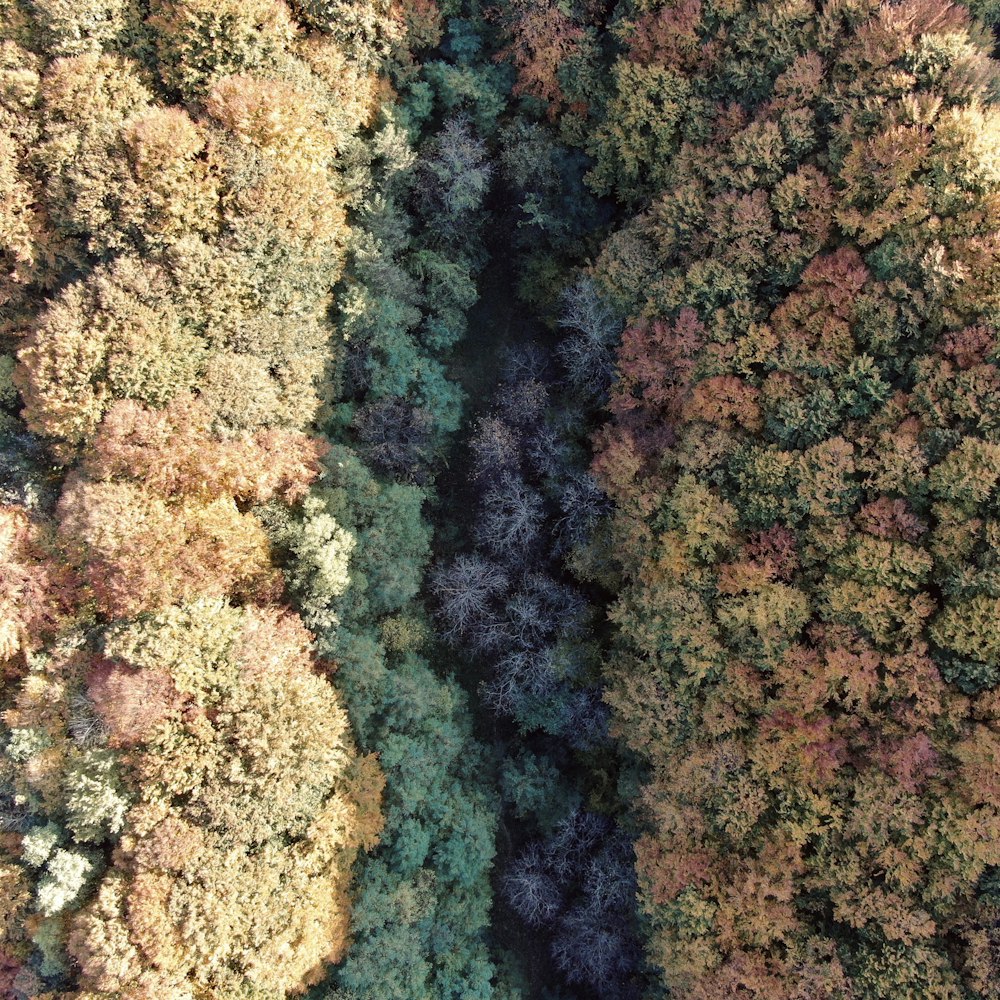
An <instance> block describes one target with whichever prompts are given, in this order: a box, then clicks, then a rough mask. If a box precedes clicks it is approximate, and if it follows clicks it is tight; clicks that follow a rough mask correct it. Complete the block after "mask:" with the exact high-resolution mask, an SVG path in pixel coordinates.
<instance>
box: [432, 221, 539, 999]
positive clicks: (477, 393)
mask: <svg viewBox="0 0 1000 1000" xmlns="http://www.w3.org/2000/svg"><path fill="white" fill-rule="evenodd" d="M491 222H492V223H494V224H493V225H491V230H490V232H489V233H488V234H486V235H485V240H484V242H485V243H486V246H487V250H488V253H489V260H488V262H487V264H486V266H485V267H484V268H483V270H482V272H481V273H480V275H479V281H478V290H479V299H478V301H477V302H476V304H475V305H474V306H473V307H472V308H471V309H470V310H469V313H468V331H467V333H466V335H465V337H464V338H463V339H462V340H461V342H460V343H459V344H458V345H456V348H455V351H454V353H453V355H452V359H451V363H450V365H449V377H450V378H451V379H452V380H453V381H456V382H458V384H459V385H460V386H461V387H462V389H463V391H464V392H465V394H466V411H465V416H464V420H463V425H462V430H461V431H460V432H459V433H458V434H456V435H455V436H454V438H453V439H452V443H451V447H450V448H449V451H448V453H447V455H446V458H445V462H444V467H443V468H442V469H441V471H440V472H439V474H438V477H437V481H436V491H437V500H436V503H435V505H434V508H433V509H432V510H431V511H430V516H431V520H432V523H433V524H434V526H435V538H434V551H435V553H436V554H437V557H438V559H439V560H440V561H441V562H443V563H447V562H449V561H450V560H452V559H453V558H455V556H457V555H459V554H460V553H463V552H470V551H472V549H473V548H474V546H475V518H476V516H477V509H478V504H479V497H478V494H477V491H476V489H475V487H474V484H473V482H472V474H471V459H472V455H471V449H470V447H469V441H470V439H471V437H472V436H473V435H474V434H475V430H476V425H477V422H478V420H479V418H481V417H485V416H487V415H488V414H489V413H490V412H491V410H492V409H493V408H494V407H495V405H496V401H495V395H496V391H497V388H498V385H499V382H500V379H501V376H502V374H503V367H504V364H505V361H506V357H507V355H508V353H509V352H510V351H511V350H516V349H517V348H519V347H526V346H528V345H531V344H536V345H539V344H540V345H542V346H552V345H554V343H555V341H556V335H555V334H554V333H553V331H551V330H550V329H549V328H548V327H546V326H545V324H543V323H542V322H541V321H540V320H539V319H538V318H537V317H535V316H533V315H532V314H531V311H530V309H529V308H528V307H527V306H526V305H525V304H524V303H523V302H522V301H521V300H520V299H519V297H518V294H517V286H518V280H519V275H518V263H519V253H518V251H517V250H516V249H515V236H516V230H515V228H514V226H515V223H514V221H513V219H512V217H511V215H510V213H504V212H502V211H501V212H499V213H498V214H497V216H495V217H494V218H493V219H492V220H491ZM451 659H452V662H453V663H454V664H455V668H456V669H455V673H456V676H457V677H458V678H459V680H460V682H461V683H462V685H463V687H464V688H465V690H466V691H467V692H468V693H469V696H470V700H471V707H472V711H473V715H474V718H475V721H476V735H477V737H478V738H479V739H480V740H482V741H483V742H484V743H486V744H487V745H488V746H489V747H490V748H491V750H492V751H493V752H494V755H495V759H496V764H497V768H498V770H499V764H500V762H501V761H502V759H503V756H504V753H505V747H506V745H507V744H509V743H510V742H511V741H512V740H516V739H518V736H517V732H516V729H515V728H514V726H513V725H512V724H511V723H510V722H509V721H508V720H506V719H502V718H499V717H498V716H497V715H495V714H494V713H493V712H490V711H489V710H487V709H485V708H484V707H483V706H482V704H481V702H480V700H479V696H478V692H477V688H478V686H479V684H480V683H481V682H482V681H483V680H485V679H486V678H487V677H488V675H489V664H488V663H487V662H484V661H483V660H481V659H478V658H477V659H473V658H471V657H468V656H467V655H465V654H464V652H463V651H460V650H451ZM496 779H497V783H499V774H497V775H496ZM516 826H517V820H516V819H515V818H514V817H512V816H510V815H509V814H508V813H507V811H506V810H505V811H504V813H503V814H502V815H501V816H500V820H499V823H498V827H497V844H496V847H497V856H496V860H495V862H494V869H493V883H494V904H493V905H494V919H493V934H494V944H495V952H496V956H497V957H498V958H499V957H500V955H501V954H502V953H504V952H507V953H509V954H514V955H517V956H518V964H519V967H520V972H521V975H522V976H523V983H522V984H521V985H522V988H523V996H524V1000H538V998H540V997H541V996H542V993H543V990H544V989H545V987H546V986H548V985H551V984H552V983H553V981H554V980H555V979H556V978H557V977H555V976H553V974H552V972H551V959H550V957H549V954H548V949H547V946H546V942H545V940H544V938H543V937H541V936H539V935H538V934H534V933H532V932H531V931H530V929H529V928H527V927H526V926H525V925H524V924H523V923H522V922H521V921H520V920H519V919H518V918H517V916H516V915H515V914H514V913H513V911H511V910H510V908H509V907H508V906H507V904H506V903H505V902H504V900H503V897H502V893H501V891H500V890H501V876H502V872H503V871H504V869H505V867H506V865H507V861H508V859H509V857H510V856H511V854H513V853H514V852H516V851H517V850H519V849H520V846H521V843H522V841H523V838H522V837H520V836H519V835H518V830H517V829H516Z"/></svg>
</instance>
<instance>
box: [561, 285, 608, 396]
mask: <svg viewBox="0 0 1000 1000" xmlns="http://www.w3.org/2000/svg"><path fill="white" fill-rule="evenodd" d="M559 325H560V326H562V327H564V328H565V329H567V330H570V331H571V333H570V334H569V335H568V336H567V337H566V338H565V339H564V340H563V342H562V343H561V344H560V346H559V348H558V353H559V359H560V361H561V362H562V364H563V367H564V368H565V369H566V376H567V380H568V382H569V383H570V385H571V386H572V387H573V388H574V389H576V390H577V391H578V392H582V393H584V394H585V395H587V396H592V397H603V396H604V394H605V393H606V392H607V390H608V387H609V386H610V385H611V380H612V378H613V376H614V367H615V356H614V351H615V347H616V345H617V343H618V338H619V335H620V333H621V329H622V323H621V321H620V320H619V319H618V317H617V316H616V315H615V313H614V311H613V310H612V309H611V308H610V307H609V306H608V305H607V304H606V303H605V302H604V301H603V300H602V299H601V297H600V296H599V295H598V293H597V288H596V287H595V285H594V282H593V280H592V279H591V278H589V277H587V276H586V275H584V276H582V277H581V278H580V279H579V280H578V281H577V282H576V283H575V284H573V285H570V286H569V288H567V289H566V291H565V293H564V295H563V314H562V317H561V318H560V320H559Z"/></svg>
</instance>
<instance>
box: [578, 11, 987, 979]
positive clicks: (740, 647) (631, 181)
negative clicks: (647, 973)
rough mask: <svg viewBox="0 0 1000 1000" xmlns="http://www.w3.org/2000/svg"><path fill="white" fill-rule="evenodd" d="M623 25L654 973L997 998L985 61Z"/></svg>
mask: <svg viewBox="0 0 1000 1000" xmlns="http://www.w3.org/2000/svg"><path fill="white" fill-rule="evenodd" d="M614 30H615V33H616V35H617V36H618V37H620V38H621V40H622V43H623V51H622V53H621V55H620V56H618V57H617V58H616V61H615V64H614V69H613V81H614V88H613V90H612V92H611V93H610V95H609V98H608V102H607V105H606V107H607V112H606V113H607V124H606V125H605V126H603V127H602V128H600V129H598V131H597V133H596V135H597V138H596V146H595V151H596V155H597V165H596V167H595V170H594V174H593V179H594V183H595V184H597V185H598V186H599V187H600V188H601V189H602V190H607V191H615V192H617V193H618V195H619V197H621V198H623V199H624V198H628V199H631V200H634V201H638V202H645V207H644V208H643V210H642V211H641V212H640V214H638V215H637V216H636V217H634V218H633V219H632V220H630V221H629V223H628V224H627V225H625V226H624V227H623V228H622V229H621V230H620V231H619V232H618V233H616V234H615V236H613V237H612V238H611V239H610V240H609V241H608V243H607V245H606V247H605V249H604V251H603V253H602V256H601V258H600V261H599V263H598V265H597V269H596V270H597V273H598V275H599V276H600V280H601V282H602V284H603V286H604V287H605V289H606V290H607V293H608V294H609V296H610V298H611V299H612V301H616V302H619V303H620V304H621V306H622V308H624V309H625V310H626V311H627V312H628V313H629V314H630V316H631V321H630V325H629V328H628V329H627V330H626V332H625V334H624V336H623V338H622V343H621V347H620V349H619V352H618V379H617V382H616V384H615V388H614V391H613V394H612V398H611V402H610V410H611V414H612V419H611V422H610V423H609V424H608V425H607V426H606V427H605V428H604V429H603V430H602V431H601V433H600V435H599V437H598V453H597V457H596V462H595V470H596V471H597V473H598V477H599V480H600V482H601V483H602V485H603V486H604V488H605V489H607V490H608V492H609V493H610V495H611V496H612V497H613V498H614V500H615V503H616V507H617V512H616V515H615V518H614V523H613V527H612V528H611V531H612V537H613V538H614V547H615V551H616V552H618V553H619V554H620V555H621V567H622V572H623V578H624V579H623V584H624V585H623V589H622V593H621V596H620V598H619V600H618V602H617V603H616V605H615V607H614V610H613V617H614V620H615V621H616V622H617V624H618V626H619V628H620V633H621V648H620V652H619V653H618V655H617V656H615V657H614V658H613V659H612V660H611V661H610V662H609V665H608V677H609V680H610V683H611V688H610V692H609V696H608V697H609V702H610V703H611V705H612V706H613V708H614V713H615V720H614V728H615V731H616V732H617V733H618V735H619V736H620V738H621V739H622V740H623V741H624V742H625V743H626V744H627V745H628V746H629V747H630V748H631V749H632V750H633V752H634V753H635V754H636V755H638V757H639V758H641V760H642V761H644V762H645V764H646V768H647V776H646V778H645V783H644V787H643V790H642V793H641V796H640V798H639V801H638V803H637V807H638V810H639V813H640V817H641V820H642V824H643V827H644V831H645V832H644V834H643V836H642V837H641V839H640V841H639V843H638V847H637V854H638V872H639V883H640V892H641V896H642V901H643V906H644V909H645V911H646V914H647V918H648V926H649V935H650V936H649V955H650V957H651V959H652V960H653V961H655V962H656V963H657V964H658V965H659V966H660V968H661V969H662V970H663V976H664V982H665V983H667V984H669V986H670V990H671V995H673V996H678V997H692V998H694V997H704V998H715V997H719V996H729V995H734V994H735V993H741V992H746V993H747V994H748V995H753V996H759V997H775V998H777V997H787V998H792V997H804V996H810V997H817V996H823V997H831V998H833V997H854V998H860V997H872V998H874V997H902V996H935V997H955V998H958V997H968V996H977V997H978V996H982V997H987V996H994V995H996V993H995V991H996V987H997V981H998V980H997V969H998V966H997V954H998V952H997V938H996V930H995V927H996V925H997V916H998V913H997V910H996V903H997V898H996V896H995V895H994V894H993V893H992V890H991V886H992V884H993V879H994V877H995V873H996V871H997V870H1000V869H998V868H997V866H998V864H1000V853H998V852H1000V840H998V838H997V829H998V821H1000V816H998V814H997V808H998V803H997V796H996V779H997V772H996V752H995V745H996V722H997V715H996V708H997V702H996V690H995V689H996V685H997V681H998V680H1000V677H998V674H997V663H998V661H997V659H996V656H995V653H994V651H993V650H992V648H991V642H992V640H991V639H990V635H991V633H992V631H993V628H992V625H991V624H990V621H991V615H992V614H993V611H992V609H993V607H994V604H995V601H996V592H995V586H994V584H993V582H992V581H993V568H992V567H993V565H994V561H995V555H996V553H995V548H994V543H993V541H992V538H993V524H994V514H993V504H994V486H995V475H994V473H993V472H992V471H991V469H992V460H991V459H990V457H989V456H990V455H991V454H992V449H994V448H995V444H994V441H995V435H996V432H995V429H994V426H993V424H994V412H995V410H996V406H997V396H996V389H997V385H998V382H997V378H998V371H997V366H996V356H997V355H996V352H997V335H996V331H995V329H994V326H993V324H994V323H995V322H996V315H997V306H998V300H997V297H996V277H997V274H998V273H1000V270H998V256H997V254H998V247H1000V244H998V242H997V223H998V219H997V214H996V209H997V204H998V201H997V197H998V193H1000V186H998V185H1000V174H998V173H997V171H996V169H995V167H996V162H997V152H998V148H1000V147H998V145H997V143H998V141H1000V129H998V118H997V112H996V110H995V109H994V107H993V103H992V102H993V101H994V99H995V94H996V86H997V79H998V77H997V69H996V65H995V64H994V63H993V62H992V61H991V60H990V58H989V50H990V45H991V39H990V38H989V36H988V35H987V34H986V33H985V32H984V31H983V29H982V28H980V27H979V26H978V25H976V23H975V22H974V21H972V20H971V19H970V17H969V15H968V13H967V12H966V11H965V10H964V9H963V8H960V7H954V6H948V5H945V4H938V3H934V2H926V0H909V2H904V3H900V4H894V5H878V4H840V3H828V4H824V5H815V6H814V5H812V4H800V5H797V6H794V7H783V8H779V7H777V6H772V5H768V4H731V5H722V6H718V5H714V4H707V3H704V4H676V5H675V4H634V5H632V4H630V5H625V6H624V9H620V10H619V16H618V19H617V20H616V24H615V29H614ZM654 90H655V91H656V92H657V93H660V94H670V95H672V97H671V98H670V107H672V108H675V109H676V113H675V114H673V115H672V116H669V118H668V116H664V115H662V114H659V113H656V117H655V120H653V119H651V118H647V119H646V121H647V122H648V125H647V126H645V127H644V128H643V129H642V130H641V132H640V135H642V136H647V137H648V144H646V145H644V144H643V143H638V144H636V143H633V142H632V141H631V139H630V136H629V135H628V134H626V133H619V132H618V131H617V127H618V123H620V122H621V121H622V120H623V119H625V118H629V117H631V118H633V119H635V120H639V117H641V116H642V115H644V114H648V113H649V109H650V108H651V107H652V105H649V104H646V103H644V102H645V101H646V96H645V95H647V94H649V93H651V92H652V91H654ZM644 109H645V110H644Z"/></svg>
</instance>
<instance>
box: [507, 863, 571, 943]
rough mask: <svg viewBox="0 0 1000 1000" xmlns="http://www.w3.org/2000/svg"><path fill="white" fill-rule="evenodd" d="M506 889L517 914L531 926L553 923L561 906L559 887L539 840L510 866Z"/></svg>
mask: <svg viewBox="0 0 1000 1000" xmlns="http://www.w3.org/2000/svg"><path fill="white" fill-rule="evenodd" d="M503 889H504V895H505V896H506V898H507V901H508V902H509V903H510V905H511V906H512V907H513V909H514V910H515V911H516V913H517V915H518V916H519V917H520V918H521V919H522V920H523V921H524V922H525V923H526V924H528V925H529V926H531V927H541V926H542V925H544V924H548V923H551V922H552V921H553V920H554V919H555V918H556V917H557V916H558V914H559V911H560V909H561V908H562V902H563V901H562V897H561V894H560V892H559V887H558V885H557V884H556V881H555V879H553V878H552V876H551V875H550V874H549V872H548V871H547V865H546V860H545V857H544V855H543V853H542V850H541V848H540V845H538V844H532V845H531V846H530V847H529V848H528V849H527V850H526V851H525V852H524V854H522V855H521V856H520V857H519V858H517V859H516V860H514V861H513V862H512V863H511V864H510V865H509V866H508V869H507V874H506V876H505V878H504V882H503Z"/></svg>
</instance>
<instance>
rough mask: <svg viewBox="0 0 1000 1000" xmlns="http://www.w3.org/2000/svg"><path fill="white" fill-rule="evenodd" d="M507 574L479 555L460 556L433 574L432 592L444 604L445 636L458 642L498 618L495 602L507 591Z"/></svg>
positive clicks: (442, 612)
mask: <svg viewBox="0 0 1000 1000" xmlns="http://www.w3.org/2000/svg"><path fill="white" fill-rule="evenodd" d="M508 587H509V580H508V578H507V574H506V573H505V572H504V571H503V570H502V569H501V568H500V567H499V566H497V565H496V563H493V562H489V561H488V560H486V559H483V558H482V557H481V556H477V555H471V556H470V555H462V556H459V557H458V558H457V559H456V560H455V561H454V562H453V563H451V565H449V566H445V567H442V568H439V569H438V570H436V571H435V572H434V574H433V578H432V582H431V588H432V590H433V592H434V594H435V596H436V597H437V599H438V601H439V603H440V617H441V618H442V620H443V621H444V624H445V633H444V634H445V636H446V637H448V638H450V639H455V638H458V637H460V636H463V635H468V634H469V633H470V632H472V631H473V629H474V628H481V627H482V626H483V624H484V622H486V621H488V620H489V619H491V618H492V617H494V613H493V609H492V607H491V604H492V602H493V601H494V600H495V599H496V598H497V597H499V596H500V595H501V594H503V593H505V592H506V591H507V588H508Z"/></svg>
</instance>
